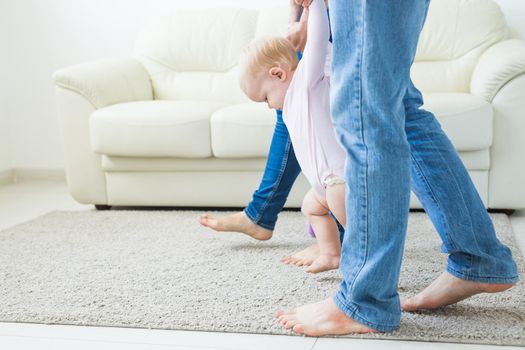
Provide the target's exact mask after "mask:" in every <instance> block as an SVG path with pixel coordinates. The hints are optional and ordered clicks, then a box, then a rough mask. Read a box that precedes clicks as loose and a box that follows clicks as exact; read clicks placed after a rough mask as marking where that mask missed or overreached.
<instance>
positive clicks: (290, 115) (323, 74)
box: [283, 0, 346, 198]
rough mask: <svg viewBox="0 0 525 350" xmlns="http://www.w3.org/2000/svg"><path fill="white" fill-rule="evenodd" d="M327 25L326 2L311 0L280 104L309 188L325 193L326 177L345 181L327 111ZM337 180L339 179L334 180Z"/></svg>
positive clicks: (342, 158)
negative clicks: (298, 53)
mask: <svg viewBox="0 0 525 350" xmlns="http://www.w3.org/2000/svg"><path fill="white" fill-rule="evenodd" d="M329 38H330V27H329V23H328V15H327V11H326V6H325V4H324V1H322V0H314V1H313V2H312V4H311V5H310V14H309V17H308V33H307V42H306V47H305V49H304V53H303V57H302V59H301V60H300V61H299V64H298V66H297V68H296V71H295V73H294V76H293V78H292V81H291V82H290V86H289V88H288V91H287V92H286V96H285V99H284V106H283V121H284V123H285V124H286V127H287V128H288V132H289V134H290V139H291V141H292V145H293V148H294V151H295V155H296V157H297V161H298V162H299V165H300V166H301V170H302V172H303V174H304V175H305V177H306V178H307V179H308V181H309V182H310V184H311V186H312V188H314V190H315V191H316V192H317V193H318V194H319V195H320V196H321V197H323V198H325V197H326V181H327V179H328V180H329V178H331V177H334V176H335V177H336V178H339V179H340V180H341V181H340V182H343V181H344V178H345V176H344V168H345V162H346V153H345V151H344V149H343V147H342V146H341V144H340V143H339V141H338V140H337V138H336V135H335V131H334V126H333V124H332V118H331V115H330V76H329V72H330V54H331V43H330V42H329ZM336 182H338V181H336Z"/></svg>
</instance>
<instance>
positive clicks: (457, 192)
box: [403, 82, 518, 283]
mask: <svg viewBox="0 0 525 350" xmlns="http://www.w3.org/2000/svg"><path fill="white" fill-rule="evenodd" d="M403 103H404V105H405V114H406V134H407V138H408V142H409V144H410V154H411V162H412V165H411V174H412V190H413V191H414V193H415V194H416V195H417V197H418V198H419V200H420V202H421V203H422V205H423V207H424V209H425V211H426V212H427V214H428V215H429V217H430V219H431V220H432V222H433V224H434V226H435V228H436V230H437V232H438V233H439V235H440V237H441V240H442V241H443V246H442V250H443V252H445V253H448V254H449V257H448V267H447V271H448V272H449V273H451V274H452V275H454V276H456V277H459V278H462V279H465V280H472V281H478V282H486V283H514V282H516V281H517V280H518V273H517V267H516V263H515V262H514V260H513V258H512V253H511V251H510V249H509V248H508V247H507V246H505V245H503V244H502V243H501V242H500V241H499V240H498V238H497V236H496V232H495V230H494V225H493V223H492V221H491V219H490V216H489V215H488V213H487V211H486V209H485V205H484V204H483V202H482V200H481V198H480V196H479V194H478V192H477V190H476V188H475V187H474V184H473V182H472V180H471V178H470V176H469V174H468V171H467V169H466V168H465V166H464V165H463V163H462V161H461V159H460V158H459V155H458V154H457V152H456V150H455V149H454V146H453V145H452V143H451V142H450V140H449V138H448V137H447V136H446V135H445V133H444V132H443V130H442V128H441V125H440V124H439V122H438V120H437V119H436V118H435V116H434V114H432V113H431V112H429V111H426V110H424V109H421V108H420V107H421V106H422V105H423V98H422V95H421V93H420V92H419V90H418V89H417V88H416V87H415V86H414V84H413V83H412V82H410V86H409V88H408V90H407V94H406V96H405V98H404V100H403Z"/></svg>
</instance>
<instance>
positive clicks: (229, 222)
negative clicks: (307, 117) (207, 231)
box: [199, 110, 301, 240]
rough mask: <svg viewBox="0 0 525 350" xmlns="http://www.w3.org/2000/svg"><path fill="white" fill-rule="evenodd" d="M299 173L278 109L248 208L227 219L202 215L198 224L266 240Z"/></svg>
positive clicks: (286, 130)
mask: <svg viewBox="0 0 525 350" xmlns="http://www.w3.org/2000/svg"><path fill="white" fill-rule="evenodd" d="M300 172H301V168H300V166H299V163H298V162H297V159H296V157H295V153H294V151H293V146H292V143H291V141H290V136H289V134H288V129H287V128H286V125H285V124H284V122H283V119H282V112H281V111H279V110H278V111H277V122H276V124H275V129H274V133H273V137H272V142H271V145H270V150H269V153H268V160H267V162H266V167H265V169H264V174H263V177H262V180H261V183H260V185H259V188H258V189H257V190H256V191H255V192H254V193H253V195H252V200H251V201H250V203H249V204H248V206H247V207H246V208H245V209H244V210H243V212H241V213H237V214H234V215H232V216H229V217H224V218H214V217H213V216H211V215H209V214H205V215H203V216H201V218H200V220H199V221H200V222H201V224H203V225H205V226H208V227H210V228H212V229H215V230H217V231H235V232H243V233H246V234H248V235H249V236H251V237H253V238H256V239H262V240H265V239H269V238H271V236H272V233H273V230H274V228H275V223H276V221H277V216H278V214H279V212H280V211H281V210H282V208H283V207H284V204H285V203H286V199H287V198H288V194H289V193H290V190H291V189H292V186H293V184H294V182H295V180H296V179H297V177H298V175H299V173H300Z"/></svg>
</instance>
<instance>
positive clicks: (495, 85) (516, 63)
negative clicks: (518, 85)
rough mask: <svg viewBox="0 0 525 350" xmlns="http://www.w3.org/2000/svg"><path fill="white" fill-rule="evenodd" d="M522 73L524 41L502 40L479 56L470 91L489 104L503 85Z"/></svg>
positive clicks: (523, 69)
mask: <svg viewBox="0 0 525 350" xmlns="http://www.w3.org/2000/svg"><path fill="white" fill-rule="evenodd" d="M524 73H525V40H522V39H511V40H504V41H501V42H499V43H497V44H495V45H493V46H491V47H490V48H489V49H487V50H486V51H485V52H484V53H483V54H482V55H481V57H480V59H479V61H478V64H477V65H476V67H475V68H474V72H473V73H472V80H471V83H470V91H471V93H472V94H474V95H476V96H479V97H481V98H483V99H485V100H487V101H489V102H490V101H492V100H493V98H494V96H496V94H497V93H498V91H499V90H500V89H501V88H502V87H503V86H504V85H505V84H507V83H508V82H509V81H511V80H512V79H514V78H516V77H517V76H519V75H521V74H524Z"/></svg>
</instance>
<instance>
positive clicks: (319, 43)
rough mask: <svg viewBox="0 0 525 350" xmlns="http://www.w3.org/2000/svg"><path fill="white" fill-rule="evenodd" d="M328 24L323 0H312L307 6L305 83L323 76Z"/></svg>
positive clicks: (327, 41)
mask: <svg viewBox="0 0 525 350" xmlns="http://www.w3.org/2000/svg"><path fill="white" fill-rule="evenodd" d="M329 39H330V25H329V23H328V14H327V11H326V5H325V3H324V1H323V0H313V2H312V4H311V5H310V7H309V17H308V29H307V39H306V47H305V48H304V54H303V60H305V65H306V74H307V83H308V85H309V86H310V85H314V84H316V83H317V82H318V81H319V80H321V79H322V78H323V77H324V67H325V62H326V56H327V53H328V43H329Z"/></svg>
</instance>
